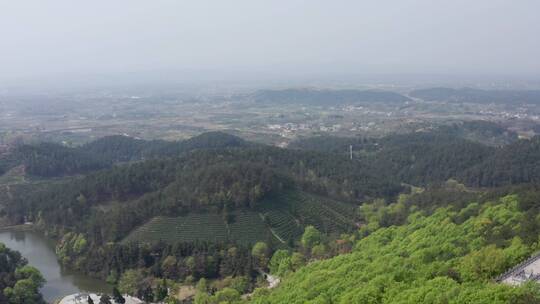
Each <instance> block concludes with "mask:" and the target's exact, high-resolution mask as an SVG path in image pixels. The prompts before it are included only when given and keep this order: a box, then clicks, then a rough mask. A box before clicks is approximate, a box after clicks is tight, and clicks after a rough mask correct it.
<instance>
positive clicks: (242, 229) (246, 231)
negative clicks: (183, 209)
mask: <svg viewBox="0 0 540 304" xmlns="http://www.w3.org/2000/svg"><path fill="white" fill-rule="evenodd" d="M233 218H234V220H233V222H232V223H230V224H227V223H225V221H224V220H223V217H222V216H221V215H219V214H213V213H201V214H197V213H192V214H188V215H186V216H179V217H155V218H153V219H151V220H150V221H148V222H147V223H146V224H144V225H143V226H141V227H139V228H137V229H135V230H134V231H133V232H131V233H130V234H129V235H128V236H127V237H126V238H125V239H124V240H123V241H122V242H124V243H128V242H133V241H137V242H148V243H150V242H157V241H164V242H169V243H174V242H190V241H213V242H226V241H230V240H232V241H236V242H239V243H243V244H254V243H256V242H257V241H267V240H268V239H269V238H272V237H273V236H272V233H271V231H270V229H268V227H267V226H266V225H265V223H264V222H263V220H262V219H261V218H260V216H259V214H258V213H256V212H238V213H235V214H234V216H233Z"/></svg>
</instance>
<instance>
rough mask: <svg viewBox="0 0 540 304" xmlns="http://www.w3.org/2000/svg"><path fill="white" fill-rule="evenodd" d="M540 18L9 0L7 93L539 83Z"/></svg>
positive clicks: (454, 5)
mask: <svg viewBox="0 0 540 304" xmlns="http://www.w3.org/2000/svg"><path fill="white" fill-rule="evenodd" d="M539 11H540V2H538V1H534V0H522V1H512V2H511V1H504V0H495V1H493V0H481V1H474V2H471V1H465V0H458V1H451V2H438V1H427V0H420V1H413V0H405V1H399V2H397V1H341V2H340V4H339V5H338V4H336V3H335V2H329V1H321V0H315V1H299V0H295V1H287V2H279V3H278V2H276V1H226V2H225V1H222V2H217V1H196V2H195V1H191V2H179V1H165V0H159V1H152V2H145V1H114V2H110V1H92V2H73V1H67V0H58V1H47V2H38V1H16V2H15V1H1V2H0V35H1V37H2V46H1V48H0V66H1V67H2V72H3V73H2V74H1V75H0V83H1V82H5V83H15V82H17V81H19V80H26V79H40V78H47V79H52V78H59V79H68V78H72V77H73V76H75V77H84V75H108V74H116V75H120V74H128V73H146V72H149V71H150V72H154V73H157V74H159V73H160V71H180V72H181V71H193V72H194V73H193V74H194V75H198V76H194V77H203V78H204V77H211V76H209V75H213V74H216V75H218V74H219V75H232V74H235V75H243V76H242V77H245V78H250V77H252V76H251V75H259V76H260V77H267V78H271V77H280V75H283V77H300V76H305V75H347V74H361V75H366V74H374V75H384V74H437V75H514V76H515V75H519V76H529V75H534V76H537V75H538V70H539V69H540V60H538V54H540V39H538V35H539V29H540V19H539V18H538V12H539ZM180 72H174V73H180ZM246 75H247V76H246ZM93 77H94V78H96V77H98V76H93ZM214 77H218V78H219V77H220V76H215V75H214ZM221 77H222V78H226V77H228V76H221Z"/></svg>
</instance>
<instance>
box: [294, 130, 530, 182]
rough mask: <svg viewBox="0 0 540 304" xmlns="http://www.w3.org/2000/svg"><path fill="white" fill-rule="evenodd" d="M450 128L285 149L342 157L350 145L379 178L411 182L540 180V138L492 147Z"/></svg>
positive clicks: (319, 140) (316, 140)
mask: <svg viewBox="0 0 540 304" xmlns="http://www.w3.org/2000/svg"><path fill="white" fill-rule="evenodd" d="M448 129H450V131H451V132H449V131H448ZM452 130H453V128H451V127H448V128H445V129H444V130H436V131H433V132H418V133H411V134H402V135H390V136H387V137H383V138H380V139H373V138H340V137H328V136H326V137H313V138H307V139H303V140H300V141H298V142H295V143H292V144H291V145H290V147H291V148H295V149H301V150H307V151H312V150H315V151H321V152H323V153H327V154H333V155H341V156H343V157H346V156H348V155H349V146H351V145H352V147H353V158H354V159H355V160H356V161H357V162H361V163H365V165H366V166H368V167H369V168H371V169H372V170H373V171H374V172H375V171H376V172H378V174H380V175H381V176H387V177H392V176H395V177H397V179H398V180H400V181H402V182H407V183H411V184H416V185H426V184H429V183H432V184H433V183H440V182H443V181H446V180H447V179H449V178H455V179H458V180H459V181H461V182H463V183H465V184H467V185H469V186H472V187H494V186H503V185H510V184H519V183H529V182H538V181H540V167H539V166H540V146H539V143H540V137H534V138H532V139H530V140H519V141H512V143H510V144H508V145H504V146H502V147H493V146H487V145H484V144H481V143H478V142H473V141H470V140H468V139H465V138H463V137H462V136H461V135H460V133H461V132H454V131H452Z"/></svg>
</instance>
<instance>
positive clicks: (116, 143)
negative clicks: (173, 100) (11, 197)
mask: <svg viewBox="0 0 540 304" xmlns="http://www.w3.org/2000/svg"><path fill="white" fill-rule="evenodd" d="M246 145H248V143H246V142H245V141H243V140H242V139H240V138H238V137H236V136H232V135H229V134H226V133H222V132H208V133H203V134H201V135H200V136H196V137H193V138H190V139H188V140H184V141H178V142H167V141H161V140H153V141H145V140H140V139H135V138H132V137H127V136H119V135H118V136H108V137H104V138H101V139H98V140H96V141H93V142H90V143H88V144H85V145H83V146H81V147H76V148H69V147H65V146H62V145H59V144H53V143H39V144H35V145H23V146H20V147H17V148H16V149H15V150H14V151H12V153H10V154H7V155H4V156H3V157H1V158H0V174H2V173H4V172H6V171H7V170H9V169H11V168H13V167H16V166H21V165H22V166H24V167H25V169H26V172H27V173H28V174H30V175H35V176H40V177H56V176H65V175H74V174H84V173H88V172H91V171H95V170H100V169H104V168H109V167H111V166H112V165H113V164H115V163H118V162H127V161H137V160H142V159H147V158H161V157H173V156H178V155H181V154H182V153H187V152H189V151H193V150H200V149H219V148H226V147H243V146H246Z"/></svg>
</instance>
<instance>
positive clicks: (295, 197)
mask: <svg viewBox="0 0 540 304" xmlns="http://www.w3.org/2000/svg"><path fill="white" fill-rule="evenodd" d="M259 210H260V212H261V213H262V214H263V215H264V216H265V218H266V222H267V224H269V225H270V226H271V227H272V229H273V230H274V231H275V232H276V233H278V234H279V236H280V237H281V238H283V239H286V240H287V239H291V238H292V239H297V238H298V237H299V236H300V235H301V234H302V231H303V226H306V225H313V226H315V227H317V228H318V229H319V230H321V231H324V232H329V233H333V232H335V233H339V232H345V231H349V230H351V229H352V228H353V227H354V214H355V207H354V206H352V205H350V204H347V203H343V202H339V201H335V200H332V199H328V198H325V197H321V196H317V195H312V194H308V193H305V192H288V193H285V194H282V195H279V196H275V197H272V198H271V199H268V200H266V201H264V202H262V203H261V207H260V209H259Z"/></svg>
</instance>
